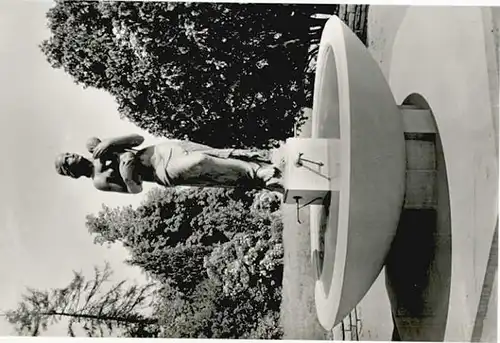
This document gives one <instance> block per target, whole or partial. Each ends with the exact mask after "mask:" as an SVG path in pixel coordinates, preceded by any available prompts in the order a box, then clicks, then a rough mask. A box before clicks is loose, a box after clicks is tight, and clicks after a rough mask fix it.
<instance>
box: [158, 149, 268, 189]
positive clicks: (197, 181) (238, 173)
mask: <svg viewBox="0 0 500 343" xmlns="http://www.w3.org/2000/svg"><path fill="white" fill-rule="evenodd" d="M257 169H258V166H257V165H255V164H253V163H249V162H246V161H242V160H238V159H233V158H219V157H214V156H212V155H209V154H206V153H204V152H190V153H188V154H185V155H183V156H176V157H175V158H172V159H171V160H170V162H169V164H168V166H167V173H168V175H169V177H170V179H171V180H172V182H173V184H177V185H200V186H203V185H207V186H208V185H210V186H217V185H219V186H228V187H235V186H241V185H242V184H245V186H246V185H247V184H248V186H250V187H259V186H261V185H259V183H260V180H258V178H257V177H256V170H257ZM262 186H264V185H262Z"/></svg>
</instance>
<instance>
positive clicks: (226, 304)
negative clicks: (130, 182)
mask: <svg viewBox="0 0 500 343" xmlns="http://www.w3.org/2000/svg"><path fill="white" fill-rule="evenodd" d="M277 204H279V198H277V197H273V196H271V193H270V192H267V191H251V192H244V191H242V190H237V189H236V190H235V189H230V190H228V189H218V188H188V189H179V188H169V189H154V190H153V191H152V192H150V193H148V195H147V197H146V200H145V201H144V202H143V203H142V204H141V205H140V206H139V207H138V208H136V209H133V208H132V207H124V208H121V209H120V208H118V209H110V208H107V207H104V208H103V210H102V211H100V212H99V213H98V214H97V215H89V216H88V218H87V226H88V228H89V230H90V232H91V233H92V234H94V236H95V239H96V242H98V243H100V244H105V243H118V242H121V243H123V244H124V246H125V247H126V248H127V249H128V250H129V251H130V253H131V258H130V260H129V263H131V264H134V265H137V266H140V267H141V268H143V270H145V271H146V272H148V274H149V275H151V276H153V277H154V278H155V279H157V280H160V281H161V283H162V286H163V288H162V292H160V293H161V296H160V299H161V300H159V301H158V302H157V306H156V307H155V317H157V318H158V320H159V322H160V327H161V335H162V337H176V338H177V337H191V338H202V337H209V338H279V337H281V330H280V328H279V322H278V321H277V318H278V316H279V306H280V302H281V283H282V273H283V266H282V263H283V261H282V258H283V248H282V243H281V235H282V221H281V217H280V215H279V212H278V211H276V209H277V208H278V207H277ZM241 262H244V263H245V267H246V268H248V269H249V270H250V271H249V272H248V273H243V272H242V269H239V272H238V273H235V274H231V273H228V271H229V270H232V269H233V267H234V266H236V265H238V263H240V264H241ZM247 281H248V283H247V284H246V285H245V286H244V287H240V285H241V283H243V282H247Z"/></svg>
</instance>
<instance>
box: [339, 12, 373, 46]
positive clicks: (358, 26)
mask: <svg viewBox="0 0 500 343" xmlns="http://www.w3.org/2000/svg"><path fill="white" fill-rule="evenodd" d="M368 7H369V6H368V5H347V4H342V5H339V12H338V14H337V15H338V17H339V18H340V19H341V20H342V21H343V22H344V23H346V24H347V25H348V26H349V27H350V28H351V29H352V30H353V31H354V33H356V35H357V36H358V37H359V38H360V39H361V41H362V42H363V43H365V45H366V38H367V22H368Z"/></svg>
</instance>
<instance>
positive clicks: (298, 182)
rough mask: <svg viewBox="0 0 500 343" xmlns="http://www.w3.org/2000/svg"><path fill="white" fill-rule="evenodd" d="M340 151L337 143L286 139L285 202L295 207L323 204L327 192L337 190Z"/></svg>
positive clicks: (338, 142) (321, 140) (328, 140)
mask: <svg viewBox="0 0 500 343" xmlns="http://www.w3.org/2000/svg"><path fill="white" fill-rule="evenodd" d="M339 148H340V141H339V140H338V139H322V138H315V139H311V138H290V139H288V140H287V142H286V156H285V158H286V166H285V173H284V181H285V182H284V183H285V195H284V202H285V203H287V204H297V205H298V206H305V205H311V204H322V203H323V201H324V199H325V198H326V196H327V194H328V193H329V192H330V191H332V190H338V188H339V186H338V184H339V165H340V162H339V161H338V157H339V156H340V154H339Z"/></svg>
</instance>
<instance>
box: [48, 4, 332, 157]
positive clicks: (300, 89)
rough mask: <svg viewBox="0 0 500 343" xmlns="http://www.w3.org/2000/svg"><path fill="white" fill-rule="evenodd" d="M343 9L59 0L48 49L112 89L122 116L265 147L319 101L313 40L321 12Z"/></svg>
mask: <svg viewBox="0 0 500 343" xmlns="http://www.w3.org/2000/svg"><path fill="white" fill-rule="evenodd" d="M337 9H338V5H313V4H237V3H197V2H196V3H193V2H132V1H130V2H129V1H127V2H125V1H123V2H122V1H119V2H114V1H78V2H77V1H61V0H57V1H56V5H55V6H54V7H53V8H52V9H50V10H49V12H48V13H47V19H48V27H49V29H50V31H51V36H50V37H49V39H47V40H45V41H43V42H42V44H41V49H42V51H43V53H44V54H45V56H46V57H47V60H48V62H49V63H50V64H51V65H52V67H54V68H61V69H63V70H65V71H66V72H67V73H68V74H70V75H71V76H72V77H73V79H74V80H75V82H76V83H78V84H81V85H83V86H84V87H95V88H98V89H103V90H106V91H107V92H109V93H110V94H111V95H113V96H114V97H115V98H116V101H117V103H118V105H119V112H120V113H121V115H122V116H124V117H127V118H128V119H130V120H131V121H132V122H133V123H135V124H137V125H138V126H139V127H141V128H143V129H145V130H147V131H149V132H151V133H153V134H155V135H159V136H168V137H175V138H181V139H184V138H187V139H191V140H193V141H196V142H200V143H205V144H208V145H212V146H214V147H221V146H227V145H230V146H235V147H250V146H256V147H264V146H269V145H273V144H274V143H275V142H276V140H284V139H286V138H287V137H289V136H291V135H292V133H293V127H294V124H295V123H296V121H297V120H298V118H300V114H301V109H302V108H303V107H308V106H309V107H310V105H311V102H312V86H313V74H312V73H311V72H310V70H309V64H310V62H311V60H312V59H313V57H314V56H315V55H316V53H317V49H312V50H311V46H314V45H315V44H317V43H318V42H319V39H320V35H321V28H322V25H323V24H324V19H317V18H314V17H313V15H314V14H317V13H327V14H334V13H336V11H337ZM221 127H223V128H224V135H220V134H219V132H220V128H221ZM228 143H229V144H228Z"/></svg>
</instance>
